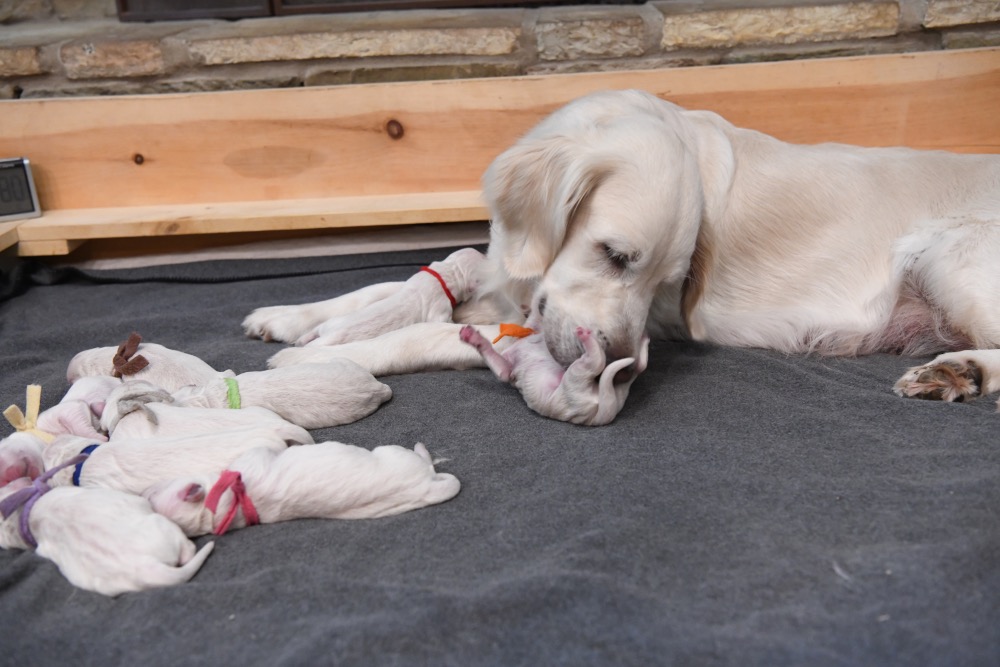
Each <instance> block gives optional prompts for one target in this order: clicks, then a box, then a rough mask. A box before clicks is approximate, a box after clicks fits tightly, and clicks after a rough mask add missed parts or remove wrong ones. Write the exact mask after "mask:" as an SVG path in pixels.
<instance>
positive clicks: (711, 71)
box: [0, 48, 1000, 255]
mask: <svg viewBox="0 0 1000 667" xmlns="http://www.w3.org/2000/svg"><path fill="white" fill-rule="evenodd" d="M609 88H610V89H622V88H641V89H644V90H647V91H650V92H652V93H654V94H656V95H659V96H661V97H663V98H664V99H668V100H670V101H672V102H676V103H677V104H680V105H682V106H685V107H688V108H692V109H696V108H697V109H710V110H713V111H716V112H718V113H720V114H722V115H723V116H724V117H726V118H727V119H729V120H730V121H731V122H733V123H735V124H737V125H741V126H744V127H749V128H754V129H757V130H761V131H763V132H767V133H769V134H772V135H774V136H777V137H780V138H782V139H785V140H787V141H793V142H799V143H816V142H821V141H839V142H846V143H853V144H859V145H867V146H889V145H900V146H911V147H914V148H927V149H945V150H952V151H960V152H981V153H986V152H992V153H1000V113H998V111H997V110H998V109H1000V48H985V49H970V50H964V51H935V52H926V53H914V54H901V55H881V56H863V57H854V58H835V59H821V60H798V61H787V62H777V63H755V64H745V65H725V66H713V67H694V68H683V69H664V70H652V71H632V72H612V73H594V74H564V75H547V76H529V77H514V78H500V79H469V80H458V81H427V82H417V83H391V84H371V85H352V86H334V87H323V88H296V89H278V90H259V91H233V92H217V93H192V94H174V95H150V96H125V97H104V98H68V99H67V98H58V99H40V100H9V101H3V102H0V157H22V156H23V157H27V158H29V159H30V160H31V164H32V166H33V169H34V175H35V181H36V185H37V188H38V191H39V197H40V199H41V205H42V209H43V211H44V214H43V215H42V217H40V218H36V219H32V220H28V221H19V222H17V223H2V224H0V247H3V244H6V245H10V244H11V243H13V242H14V241H15V240H16V242H17V244H18V252H19V254H21V255H60V254H66V253H69V252H70V251H72V250H73V249H74V248H76V247H77V246H78V245H79V244H80V243H82V242H85V241H87V240H91V239H107V238H135V237H143V236H152V237H162V236H176V235H195V234H208V233H212V234H216V233H230V232H260V231H271V230H273V231H289V230H309V229H322V228H331V227H362V226H370V225H395V224H409V223H428V222H455V221H463V220H483V219H486V216H487V213H486V210H485V207H484V206H483V204H482V202H481V201H480V198H479V187H480V177H481V175H482V173H483V171H484V169H485V168H486V166H487V165H488V164H489V162H490V161H491V160H492V159H493V158H494V157H495V156H496V155H497V154H498V153H500V152H501V151H502V150H503V149H505V148H506V147H507V146H509V145H510V144H511V143H512V142H514V141H515V140H516V139H517V138H518V137H519V136H521V135H522V134H523V133H524V132H526V131H527V130H528V129H530V128H531V127H532V126H533V125H534V124H535V123H537V122H538V121H539V120H541V119H542V118H543V117H544V116H545V115H546V114H548V113H550V112H551V111H553V110H554V109H556V108H557V107H559V106H561V105H562V104H564V103H566V102H568V101H569V100H571V99H573V98H575V97H578V96H580V95H583V94H586V93H588V92H592V91H595V90H600V89H609Z"/></svg>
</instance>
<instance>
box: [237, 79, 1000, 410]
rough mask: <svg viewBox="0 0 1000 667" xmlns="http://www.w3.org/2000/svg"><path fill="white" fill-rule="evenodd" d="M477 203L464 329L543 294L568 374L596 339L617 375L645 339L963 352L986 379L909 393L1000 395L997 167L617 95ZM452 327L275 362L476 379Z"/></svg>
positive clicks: (991, 158)
mask: <svg viewBox="0 0 1000 667" xmlns="http://www.w3.org/2000/svg"><path fill="white" fill-rule="evenodd" d="M483 188H484V196H485V199H486V201H487V203H488V205H489V208H490V213H491V218H492V225H491V239H490V247H489V252H488V256H487V262H486V263H485V265H484V266H483V267H482V269H481V273H480V276H479V281H480V284H481V286H480V288H479V289H478V291H477V292H476V294H475V295H474V298H472V299H470V300H469V301H468V302H467V303H466V304H465V306H464V307H462V308H460V309H458V310H456V312H455V315H454V319H455V321H456V322H468V323H472V324H479V323H482V322H483V321H488V322H512V321H513V322H517V321H521V319H519V318H522V317H523V308H522V306H523V305H524V304H525V303H531V302H532V298H534V301H535V302H537V303H540V304H541V305H542V306H543V309H542V312H541V313H540V316H541V318H542V320H541V321H542V327H541V330H542V332H543V335H544V336H545V342H546V345H547V347H548V348H549V350H550V352H551V354H552V356H553V357H554V358H555V359H556V360H557V361H558V362H559V363H560V364H561V365H563V366H564V367H565V366H568V365H569V364H570V363H571V362H572V361H573V360H574V359H576V358H577V357H578V356H580V354H581V352H582V349H581V346H580V342H579V340H578V338H577V337H576V335H575V331H576V329H577V328H578V327H584V328H586V329H590V330H591V331H593V332H594V335H595V336H596V337H597V339H598V341H599V342H600V343H601V344H602V345H603V347H604V348H605V351H606V354H607V357H608V360H609V362H610V361H614V360H615V359H620V358H625V357H636V356H638V350H639V346H640V345H641V344H642V340H643V334H644V333H648V334H649V335H650V336H652V337H654V338H667V337H687V338H692V339H695V340H700V341H709V342H712V343H717V344H721V345H733V346H746V347H763V348H769V349H774V350H780V351H783V352H788V353H808V352H816V353H821V354H833V355H857V354H867V353H872V352H898V353H904V354H928V353H932V352H938V351H941V350H949V351H956V352H957V351H962V354H963V355H964V356H963V358H964V359H966V360H969V361H972V362H974V365H975V368H976V369H977V372H981V373H982V375H983V378H984V381H983V382H975V379H976V376H972V375H969V372H970V371H969V367H968V366H967V365H966V366H964V368H965V369H966V374H965V375H960V376H956V377H958V378H959V380H960V381H959V380H955V381H950V383H949V387H950V389H949V390H947V391H938V390H937V389H934V388H931V389H929V390H927V391H925V385H924V383H922V382H918V381H917V379H916V378H917V377H918V376H919V375H920V373H922V372H923V371H919V372H916V374H915V373H914V372H908V373H907V374H906V375H905V376H904V378H903V379H902V380H901V385H900V386H899V387H897V391H898V392H899V393H900V394H902V395H904V396H923V397H926V398H938V399H944V400H948V399H954V398H957V397H958V396H962V397H971V396H974V395H977V394H978V393H981V392H982V391H984V389H983V387H990V386H993V385H994V384H996V383H997V382H1000V381H998V380H993V379H992V378H997V377H1000V359H997V357H996V356H995V355H993V354H988V353H987V352H990V351H991V350H992V349H993V348H996V347H998V346H1000V262H997V257H1000V156H996V155H959V154H951V153H945V152H940V151H916V150H910V149H905V148H861V147H855V146H847V145H842V144H819V145H810V146H806V145H794V144H789V143H786V142H783V141H780V140H778V139H775V138H773V137H770V136H767V135H765V134H762V133H759V132H755V131H753V130H747V129H742V128H738V127H735V126H733V125H732V124H730V123H728V122H727V121H725V120H724V119H723V118H721V117H720V116H718V115H717V114H714V113H711V112H707V111H689V110H685V109H682V108H680V107H678V106H676V105H674V104H671V103H669V102H666V101H664V100H661V99H659V98H657V97H655V96H653V95H650V94H648V93H644V92H641V91H634V90H633V91H614V92H600V93H594V94H591V95H588V96H586V97H583V98H580V99H579V100H576V101H574V102H572V103H570V104H568V105H566V106H565V107H563V108H562V109H560V110H558V111H556V112H555V113H553V114H552V115H551V116H549V117H548V118H546V119H545V120H543V121H542V122H541V123H539V124H538V125H537V126H536V127H535V128H534V129H533V130H531V131H530V132H529V133H528V134H527V135H525V136H524V137H523V138H522V139H520V140H519V141H518V142H517V143H516V144H514V145H513V146H512V147H511V148H509V149H508V150H506V151H504V152H503V153H502V154H501V155H500V156H498V157H497V158H496V160H494V161H493V163H492V164H491V165H490V167H489V169H488V170H487V171H486V173H485V175H484V177H483ZM305 312H313V313H315V310H312V309H311V307H310V306H308V305H307V306H300V307H289V309H286V310H284V311H283V312H282V313H281V315H280V316H279V317H277V318H274V317H272V318H270V319H267V320H264V318H258V317H257V316H256V315H254V314H251V316H250V317H248V318H247V320H246V322H245V323H244V326H245V328H246V330H247V332H248V333H249V334H251V335H261V336H263V337H265V338H271V339H278V338H281V339H283V340H286V341H289V342H294V340H295V339H296V338H297V337H298V336H301V335H302V334H303V333H305V332H307V331H308V330H309V329H311V328H313V327H314V326H316V325H315V323H313V322H311V321H307V320H306V318H305V317H303V316H302V313H305ZM399 321H400V323H402V322H404V321H410V318H409V317H408V316H403V315H400V319H399ZM442 326H443V327H451V335H450V336H449V335H447V334H445V333H441V335H436V334H435V335H434V336H431V337H428V336H427V331H426V330H421V331H417V330H412V331H410V330H409V329H408V328H406V329H400V330H399V331H404V332H406V331H409V333H407V334H403V335H400V336H397V337H396V338H394V339H393V343H394V347H393V348H392V350H394V351H395V355H394V356H392V353H391V352H386V351H385V348H383V347H382V345H383V344H384V340H382V339H380V338H379V337H376V338H373V339H371V340H369V341H354V342H352V343H349V344H347V345H334V346H331V347H326V348H316V349H315V350H312V349H310V348H307V349H305V350H288V351H282V352H280V353H278V354H277V355H275V356H274V357H272V359H271V362H270V363H271V365H273V366H284V365H287V364H290V363H304V362H317V361H324V360H327V359H329V358H331V357H338V356H344V357H349V358H352V359H355V360H357V359H364V358H366V357H370V358H371V359H373V364H376V365H377V368H378V371H379V372H380V373H391V372H409V371H412V370H419V369H420V368H421V364H422V362H425V361H427V362H428V363H427V365H428V366H432V367H438V368H440V367H445V366H446V365H447V363H448V361H449V360H453V361H454V364H455V367H464V366H467V365H468V364H469V356H468V350H461V349H460V348H461V347H467V346H464V345H462V344H461V342H460V341H458V337H457V333H458V329H459V328H460V327H459V326H458V325H449V324H442V323H438V329H437V331H444V330H443V329H441V327H442ZM279 332H280V335H279ZM948 359H949V358H942V359H937V360H935V361H934V362H932V363H931V364H930V366H931V367H939V366H943V365H948V364H950V363H951V362H950V361H949V360H948ZM480 363H481V362H480ZM370 369H371V368H370ZM924 370H927V369H926V368H925V369H924ZM960 385H961V386H960Z"/></svg>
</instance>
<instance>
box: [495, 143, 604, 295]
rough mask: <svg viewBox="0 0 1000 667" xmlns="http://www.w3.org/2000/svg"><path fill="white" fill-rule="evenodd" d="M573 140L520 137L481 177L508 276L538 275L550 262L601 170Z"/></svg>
mask: <svg viewBox="0 0 1000 667" xmlns="http://www.w3.org/2000/svg"><path fill="white" fill-rule="evenodd" d="M606 170H607V166H606V165H605V166H600V164H599V161H598V160H596V159H593V157H592V156H591V155H590V153H589V151H588V150H587V149H586V148H585V147H584V146H583V145H581V143H580V142H578V141H573V140H571V139H569V138H568V137H565V136H560V135H556V136H548V137H542V138H528V137H526V138H524V139H522V140H521V141H519V142H518V143H516V144H515V145H514V146H512V147H511V148H509V149H507V150H506V151H504V152H503V153H501V154H500V155H499V156H498V157H497V158H496V159H495V160H494V161H493V163H492V164H491V165H490V166H489V168H488V169H487V170H486V173H485V174H484V175H483V196H484V197H485V199H486V203H487V204H488V205H489V207H490V213H491V214H492V216H493V220H492V224H493V225H497V226H499V227H500V230H499V231H500V233H499V234H496V233H495V234H494V235H493V238H492V239H491V241H490V242H491V243H499V244H500V252H501V253H502V256H503V262H504V266H505V267H506V269H507V272H508V273H509V274H510V276H511V277H513V278H517V279H530V278H536V277H538V276H540V275H542V274H543V273H544V272H545V270H546V269H547V268H548V266H549V265H550V264H551V263H552V260H553V259H555V256H556V254H557V253H558V252H559V247H560V246H561V245H562V243H563V240H564V238H565V236H566V230H567V228H568V227H569V223H570V221H571V219H572V217H573V214H574V213H575V211H576V209H577V207H578V206H579V205H580V203H581V202H582V201H583V199H584V198H585V197H586V196H587V194H588V193H589V192H590V191H591V190H593V188H594V187H595V186H596V185H597V183H598V182H599V181H600V179H601V177H602V176H603V174H604V173H605V172H606Z"/></svg>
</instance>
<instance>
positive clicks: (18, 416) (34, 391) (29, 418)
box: [3, 384, 55, 442]
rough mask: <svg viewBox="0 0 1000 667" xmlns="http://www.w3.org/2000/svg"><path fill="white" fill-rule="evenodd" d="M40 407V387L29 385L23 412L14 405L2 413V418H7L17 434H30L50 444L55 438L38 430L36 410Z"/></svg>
mask: <svg viewBox="0 0 1000 667" xmlns="http://www.w3.org/2000/svg"><path fill="white" fill-rule="evenodd" d="M41 406H42V386H41V385H39V384H29V385H28V390H27V392H26V396H25V399H24V412H21V408H19V407H17V406H16V405H12V406H10V407H9V408H7V409H6V410H4V411H3V416H4V417H6V418H7V421H8V422H10V425H11V426H13V427H14V428H15V429H17V431H18V433H30V434H31V435H33V436H35V437H37V438H41V439H42V440H44V441H45V442H52V441H53V440H54V439H55V436H54V435H52V434H51V433H46V432H45V431H42V430H40V429H39V428H38V410H39V408H40V407H41ZM25 413H27V414H25Z"/></svg>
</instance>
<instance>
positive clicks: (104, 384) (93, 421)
mask: <svg viewBox="0 0 1000 667" xmlns="http://www.w3.org/2000/svg"><path fill="white" fill-rule="evenodd" d="M120 385H121V380H119V379H118V378H113V377H109V376H93V377H82V378H80V379H78V380H77V381H76V382H74V383H73V384H72V385H71V386H70V388H69V391H67V392H66V395H65V396H63V398H62V400H61V401H59V403H58V404H56V405H54V406H52V407H51V408H49V409H48V410H46V411H44V412H42V413H41V414H40V415H38V428H39V430H42V431H45V432H47V433H51V434H53V435H60V434H62V433H70V434H72V435H79V436H81V437H84V438H93V439H95V440H101V441H104V440H107V439H108V438H107V435H105V433H106V432H103V431H101V430H100V428H101V421H100V420H101V413H103V412H104V405H105V403H106V402H107V399H108V396H109V395H110V394H111V392H112V391H114V390H115V389H116V388H117V387H119V386H120Z"/></svg>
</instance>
